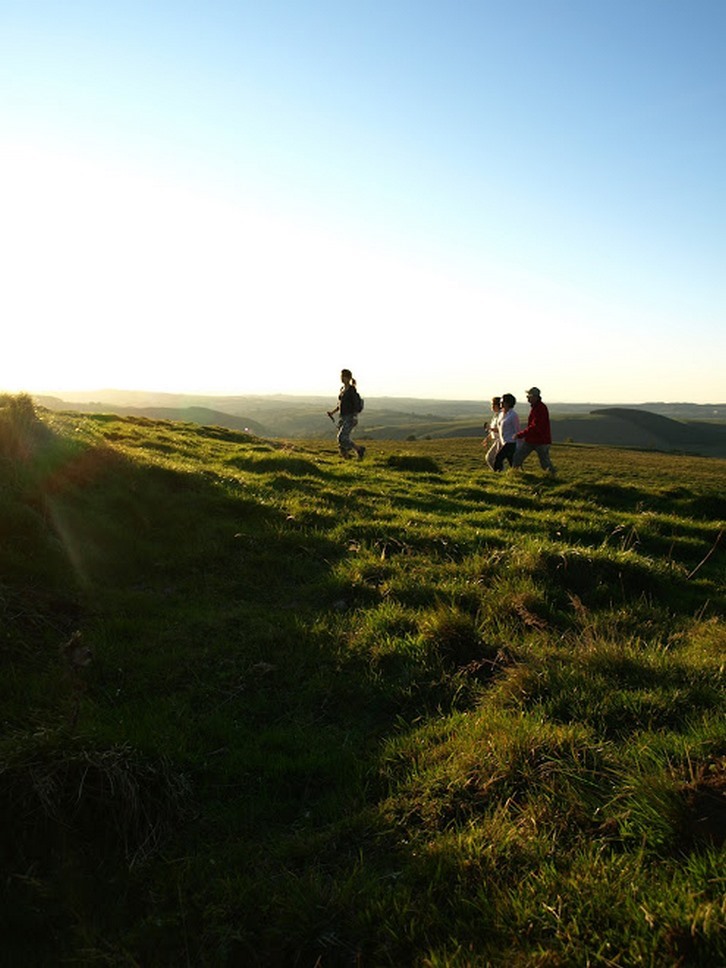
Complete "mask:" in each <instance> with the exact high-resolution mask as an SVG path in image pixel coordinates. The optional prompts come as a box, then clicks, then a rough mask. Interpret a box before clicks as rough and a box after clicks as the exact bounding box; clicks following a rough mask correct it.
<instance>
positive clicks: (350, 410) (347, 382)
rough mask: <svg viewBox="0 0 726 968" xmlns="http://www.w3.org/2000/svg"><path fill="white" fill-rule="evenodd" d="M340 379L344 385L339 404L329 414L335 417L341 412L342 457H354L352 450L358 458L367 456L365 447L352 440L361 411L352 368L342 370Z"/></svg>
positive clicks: (339, 396)
mask: <svg viewBox="0 0 726 968" xmlns="http://www.w3.org/2000/svg"><path fill="white" fill-rule="evenodd" d="M340 379H341V381H342V383H343V386H342V387H341V388H340V393H339V394H338V406H337V407H336V408H335V410H328V416H329V417H330V419H331V420H332V419H333V414H334V413H340V419H339V420H338V447H339V449H340V456H341V457H345V458H348V457H352V452H353V451H355V453H356V454H357V455H358V460H363V458H364V457H365V452H366V449H365V447H360V446H358V444H355V443H353V441H352V440H351V437H350V435H351V433H352V432H353V428H354V427H356V426H357V424H358V414H359V413H360V411H361V407H362V404H361V400H360V396H359V394H358V390H357V388H356V383H355V380H354V379H353V374H352V373H351V372H350V370H341V371H340Z"/></svg>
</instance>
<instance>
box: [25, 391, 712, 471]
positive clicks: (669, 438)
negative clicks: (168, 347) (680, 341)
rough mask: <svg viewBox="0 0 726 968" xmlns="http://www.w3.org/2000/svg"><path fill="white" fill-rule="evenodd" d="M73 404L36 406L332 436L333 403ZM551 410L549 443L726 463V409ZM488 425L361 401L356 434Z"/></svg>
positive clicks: (118, 395)
mask: <svg viewBox="0 0 726 968" xmlns="http://www.w3.org/2000/svg"><path fill="white" fill-rule="evenodd" d="M69 396H70V394H69ZM73 397H74V399H72V400H66V399H62V398H60V397H49V396H37V397H36V398H35V399H36V402H37V403H39V404H41V405H42V406H45V407H47V408H48V409H50V410H77V411H80V412H83V413H117V414H119V415H121V416H143V417H149V418H151V419H155V420H177V421H181V422H187V423H198V424H203V425H212V426H220V427H226V428H229V429H231V430H242V431H244V430H249V431H251V432H252V433H254V434H256V435H257V436H260V437H267V438H275V437H277V438H283V439H289V438H306V439H325V438H331V439H332V437H333V436H334V433H335V427H334V425H333V424H332V423H331V422H330V420H329V419H328V417H327V415H326V410H328V409H329V408H330V407H331V406H332V405H333V403H334V397H332V398H331V397H300V396H284V395H278V396H240V397H201V396H196V397H195V396H188V395H187V396H184V395H178V394H176V395H175V394H152V393H140V392H137V393H126V394H125V393H124V392H123V391H98V392H95V393H86V394H73ZM549 406H550V413H551V415H552V424H553V426H552V433H553V439H554V441H555V443H558V442H559V443H563V442H574V443H584V444H599V445H602V446H616V447H634V448H639V449H641V450H658V451H665V452H673V451H679V452H683V453H693V454H701V455H703V456H708V457H724V456H726V406H723V405H709V406H705V405H697V404H687V403H678V404H664V403H661V404H658V403H654V404H652V405H651V406H652V407H653V408H654V410H653V411H650V410H648V409H646V408H645V407H644V406H643V405H638V406H622V407H620V406H618V407H598V406H596V405H595V406H594V405H592V404H557V403H553V404H550V405H549ZM517 409H518V412H519V414H520V419H522V420H523V421H524V420H525V419H526V414H527V410H528V407H527V404H526V403H525V402H522V401H520V402H519V404H518V408H517ZM656 409H657V410H658V411H659V412H655V411H656ZM488 419H489V410H488V404H487V403H486V401H476V400H417V399H412V398H395V397H371V398H367V399H366V408H365V411H364V414H363V417H362V418H361V421H360V426H359V428H358V434H359V436H361V437H366V438H368V439H371V440H406V439H425V438H437V439H438V438H447V437H479V436H482V434H483V429H484V426H485V424H486V422H487V421H488Z"/></svg>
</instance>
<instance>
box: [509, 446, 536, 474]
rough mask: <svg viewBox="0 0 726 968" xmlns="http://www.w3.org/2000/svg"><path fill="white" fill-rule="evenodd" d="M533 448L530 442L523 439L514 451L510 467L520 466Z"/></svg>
mask: <svg viewBox="0 0 726 968" xmlns="http://www.w3.org/2000/svg"><path fill="white" fill-rule="evenodd" d="M533 450H534V447H533V446H532V445H531V444H528V443H527V441H526V440H523V441H522V443H521V444H520V445H519V446H518V447H517V449H516V451H515V454H514V460H513V461H512V467H514V468H517V467H521V466H522V464H523V463H524V462H525V460H526V459H527V458H528V457H529V455H530V454H531V453H532V451H533Z"/></svg>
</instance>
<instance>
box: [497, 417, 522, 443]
mask: <svg viewBox="0 0 726 968" xmlns="http://www.w3.org/2000/svg"><path fill="white" fill-rule="evenodd" d="M518 433H519V416H518V415H517V411H516V410H508V411H507V412H506V413H504V411H502V414H501V419H500V420H499V439H500V440H501V442H502V443H503V444H513V443H515V442H516V439H517V438H516V434H518Z"/></svg>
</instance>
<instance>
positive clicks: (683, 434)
mask: <svg viewBox="0 0 726 968" xmlns="http://www.w3.org/2000/svg"><path fill="white" fill-rule="evenodd" d="M552 435H553V439H554V440H555V441H560V442H563V441H572V442H574V443H586V444H602V445H608V446H617V447H637V448H639V449H641V450H660V451H668V452H673V451H678V452H683V453H690V454H701V455H703V456H706V457H724V456H726V424H722V423H705V422H703V421H696V420H688V421H680V420H672V419H670V418H669V417H663V416H661V415H660V414H656V413H649V412H648V411H645V410H638V409H635V408H632V407H607V408H603V409H599V410H593V411H592V412H591V413H590V414H588V415H586V416H585V415H583V416H577V417H565V418H560V419H555V420H553V431H552Z"/></svg>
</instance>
